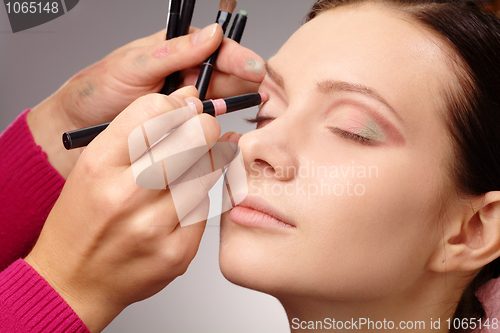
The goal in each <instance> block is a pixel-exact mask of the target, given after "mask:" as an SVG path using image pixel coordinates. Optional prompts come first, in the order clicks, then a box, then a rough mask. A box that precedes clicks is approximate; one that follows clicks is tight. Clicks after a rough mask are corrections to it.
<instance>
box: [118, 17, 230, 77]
mask: <svg viewBox="0 0 500 333" xmlns="http://www.w3.org/2000/svg"><path fill="white" fill-rule="evenodd" d="M221 40H222V28H221V27H220V26H219V25H218V24H212V25H210V26H208V27H205V28H204V29H202V30H200V31H198V32H197V33H195V34H192V35H186V36H182V37H178V38H174V39H171V40H168V41H162V42H159V43H156V44H153V45H148V46H145V47H137V48H134V49H131V50H128V51H127V52H125V53H124V54H123V55H122V57H123V59H122V60H121V62H122V63H123V66H122V67H123V68H124V70H125V72H124V74H125V75H124V77H123V78H122V80H123V81H124V83H127V84H129V85H132V86H136V85H137V84H138V83H137V79H140V80H142V81H141V82H158V81H161V80H163V79H164V78H165V77H166V76H168V75H170V74H172V73H174V72H176V71H180V70H182V69H185V68H190V67H193V66H196V65H198V64H200V63H202V62H203V61H204V60H205V59H207V58H208V57H209V56H210V55H211V54H212V53H213V52H214V51H215V50H216V49H217V47H218V46H219V44H220V43H221Z"/></svg>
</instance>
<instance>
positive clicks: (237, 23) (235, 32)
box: [227, 10, 248, 43]
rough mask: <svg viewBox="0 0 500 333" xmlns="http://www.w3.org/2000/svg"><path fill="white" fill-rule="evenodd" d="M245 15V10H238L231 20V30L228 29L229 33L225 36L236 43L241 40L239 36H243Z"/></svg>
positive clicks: (245, 22) (245, 21)
mask: <svg viewBox="0 0 500 333" xmlns="http://www.w3.org/2000/svg"><path fill="white" fill-rule="evenodd" d="M247 15H248V14H247V12H246V11H245V10H240V12H239V13H238V15H236V17H235V18H234V20H233V25H232V26H231V30H229V35H228V36H227V37H228V38H229V39H232V40H234V41H235V42H236V43H240V42H241V37H242V36H243V31H245V26H246V24H247Z"/></svg>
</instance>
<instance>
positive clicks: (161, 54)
mask: <svg viewBox="0 0 500 333" xmlns="http://www.w3.org/2000/svg"><path fill="white" fill-rule="evenodd" d="M171 53H172V49H170V47H168V46H165V47H162V48H161V49H158V50H156V51H155V53H154V54H153V58H165V57H166V56H168V55H170V54H171Z"/></svg>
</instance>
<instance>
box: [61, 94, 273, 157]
mask: <svg viewBox="0 0 500 333" xmlns="http://www.w3.org/2000/svg"><path fill="white" fill-rule="evenodd" d="M268 98H269V97H268V95H267V94H266V93H264V92H261V93H251V94H245V95H239V96H234V97H227V98H220V99H215V100H207V101H203V113H207V114H209V115H211V116H213V117H216V116H220V115H223V114H225V113H230V112H234V111H238V110H243V109H246V108H249V107H252V106H256V105H259V104H261V103H264V102H266V101H267V100H268ZM109 124H110V123H105V124H100V125H96V126H92V127H87V128H82V129H77V130H74V131H70V132H66V133H64V134H63V135H62V141H63V144H64V147H65V148H66V149H67V150H70V149H75V148H80V147H85V146H86V145H88V144H89V143H90V142H91V141H92V140H93V139H94V138H95V137H96V136H98V135H99V133H101V132H102V131H104V130H105V129H106V127H108V125H109Z"/></svg>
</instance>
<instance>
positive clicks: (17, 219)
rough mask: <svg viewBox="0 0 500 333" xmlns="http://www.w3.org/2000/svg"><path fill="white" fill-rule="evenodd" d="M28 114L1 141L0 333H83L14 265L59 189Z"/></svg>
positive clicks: (53, 295) (51, 293)
mask: <svg viewBox="0 0 500 333" xmlns="http://www.w3.org/2000/svg"><path fill="white" fill-rule="evenodd" d="M28 112H29V110H27V111H25V112H23V113H22V114H21V115H20V116H19V117H18V118H17V119H16V120H15V121H14V123H12V124H11V125H10V126H9V128H7V129H6V130H5V131H4V132H3V133H2V135H1V136H0V271H2V272H1V273H0V331H1V332H2V333H14V332H16V333H23V332H44V333H45V332H70V333H81V332H85V333H88V332H89V331H88V330H87V328H86V326H85V324H84V323H83V322H82V321H81V320H80V318H79V317H78V316H77V315H76V313H75V312H74V311H73V310H72V309H71V308H70V306H69V305H68V304H67V303H66V302H65V301H64V299H63V298H62V297H61V296H59V294H57V292H56V291H55V290H54V289H52V288H51V287H50V285H49V284H48V283H47V282H46V281H45V280H44V279H43V278H42V277H41V276H40V275H39V274H38V273H37V272H36V271H35V270H34V269H33V268H32V267H31V266H29V265H28V264H27V263H26V262H25V261H23V260H21V259H19V258H23V257H24V256H26V255H27V254H28V253H29V252H30V251H31V249H32V247H33V245H34V244H35V243H36V240H37V239H38V236H39V235H40V232H41V230H42V227H43V224H44V222H45V220H46V218H47V216H48V214H49V212H50V210H51V209H52V206H53V205H54V203H55V202H56V200H57V198H58V197H59V193H60V192H61V189H62V187H63V185H64V179H63V178H62V177H61V175H60V174H59V173H58V172H57V171H56V170H55V169H54V168H53V167H52V165H50V163H49V162H48V161H47V154H45V152H43V151H42V150H41V148H40V147H39V146H37V145H36V144H35V142H34V139H33V136H32V134H31V132H30V130H29V127H28V124H27V123H26V115H27V113H28ZM18 259H19V260H18ZM16 260H17V261H16ZM9 265H10V266H9ZM7 266H8V268H6V267H7ZM5 268H6V269H5Z"/></svg>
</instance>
